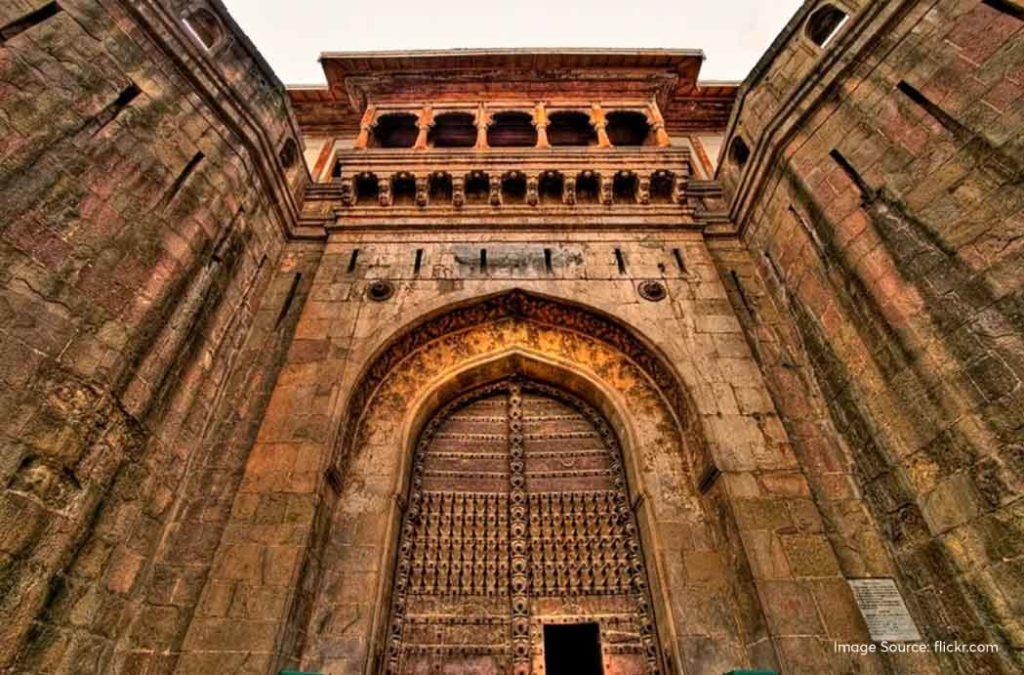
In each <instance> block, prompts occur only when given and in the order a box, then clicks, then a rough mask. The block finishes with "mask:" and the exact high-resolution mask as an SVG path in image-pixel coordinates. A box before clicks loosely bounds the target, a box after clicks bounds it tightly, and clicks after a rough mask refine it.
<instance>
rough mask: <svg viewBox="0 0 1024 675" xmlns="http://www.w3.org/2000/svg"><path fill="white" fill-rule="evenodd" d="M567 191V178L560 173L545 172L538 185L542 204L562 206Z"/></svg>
mask: <svg viewBox="0 0 1024 675" xmlns="http://www.w3.org/2000/svg"><path fill="white" fill-rule="evenodd" d="M564 191H565V177H564V176H563V175H562V174H561V173H559V172H558V171H545V172H544V173H542V174H541V175H540V180H539V181H538V183H537V193H538V195H539V196H540V203H541V204H547V205H551V204H561V203H562V195H563V193H564Z"/></svg>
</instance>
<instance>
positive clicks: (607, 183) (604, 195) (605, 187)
mask: <svg viewBox="0 0 1024 675" xmlns="http://www.w3.org/2000/svg"><path fill="white" fill-rule="evenodd" d="M612 180H613V177H612V176H609V175H607V174H604V173H599V174H597V184H598V186H599V187H600V192H601V203H602V204H604V205H605V206H611V204H612Z"/></svg>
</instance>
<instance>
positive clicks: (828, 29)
mask: <svg viewBox="0 0 1024 675" xmlns="http://www.w3.org/2000/svg"><path fill="white" fill-rule="evenodd" d="M846 19H847V15H846V12H844V11H843V10H841V9H839V8H838V7H836V6H835V5H829V4H825V5H822V6H821V7H818V8H817V9H816V10H814V11H813V12H812V13H811V15H810V16H809V17H808V18H807V24H806V25H805V26H804V33H805V34H806V35H807V38H808V39H809V40H810V41H811V42H813V43H814V44H816V45H818V46H819V47H825V46H826V45H827V44H828V43H829V42H831V41H832V38H834V37H835V36H836V33H838V32H839V29H840V28H842V27H843V24H844V23H846Z"/></svg>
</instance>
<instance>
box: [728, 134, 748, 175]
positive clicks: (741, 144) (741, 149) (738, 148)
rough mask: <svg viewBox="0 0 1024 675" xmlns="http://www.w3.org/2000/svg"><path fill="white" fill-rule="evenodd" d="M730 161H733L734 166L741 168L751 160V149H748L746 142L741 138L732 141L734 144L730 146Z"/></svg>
mask: <svg viewBox="0 0 1024 675" xmlns="http://www.w3.org/2000/svg"><path fill="white" fill-rule="evenodd" d="M729 159H731V160H732V163H733V164H735V165H736V166H738V167H741V168H742V167H743V166H744V165H745V164H746V163H747V160H748V159H750V148H748V147H747V143H746V141H744V140H743V138H741V137H740V136H737V137H736V138H734V139H732V143H730V144H729Z"/></svg>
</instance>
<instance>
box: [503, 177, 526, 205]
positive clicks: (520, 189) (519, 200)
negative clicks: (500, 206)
mask: <svg viewBox="0 0 1024 675" xmlns="http://www.w3.org/2000/svg"><path fill="white" fill-rule="evenodd" d="M501 196H502V201H503V202H504V203H505V204H525V203H526V176H525V175H523V172H522V171H510V172H509V173H506V174H505V175H504V176H502V178H501Z"/></svg>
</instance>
